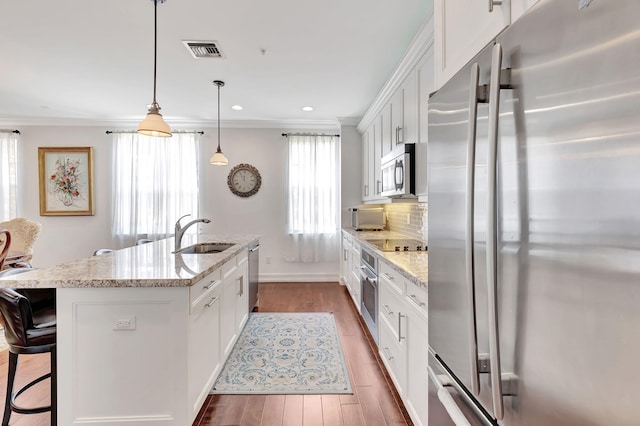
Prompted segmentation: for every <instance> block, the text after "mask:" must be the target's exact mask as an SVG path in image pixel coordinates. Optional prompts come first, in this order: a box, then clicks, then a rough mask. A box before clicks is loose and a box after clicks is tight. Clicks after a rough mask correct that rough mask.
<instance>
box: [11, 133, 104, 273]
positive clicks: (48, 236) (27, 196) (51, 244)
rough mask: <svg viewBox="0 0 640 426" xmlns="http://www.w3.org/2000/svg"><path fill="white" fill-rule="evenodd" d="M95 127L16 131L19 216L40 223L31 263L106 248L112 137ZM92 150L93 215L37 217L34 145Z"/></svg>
mask: <svg viewBox="0 0 640 426" xmlns="http://www.w3.org/2000/svg"><path fill="white" fill-rule="evenodd" d="M105 130H106V129H103V128H96V127H21V128H20V133H21V135H20V142H19V148H18V161H19V167H18V193H19V197H18V215H19V216H22V217H26V218H29V219H32V220H36V221H38V222H40V223H42V232H41V233H40V236H39V237H38V240H37V241H36V243H35V246H34V254H33V261H32V264H33V266H35V267H44V266H51V265H55V264H58V263H61V262H68V261H71V260H76V259H82V258H85V257H87V256H91V254H92V253H93V252H94V251H95V250H96V249H97V248H101V247H111V245H112V244H111V169H112V165H111V136H108V135H106V134H105ZM48 146H58V147H63V146H92V147H93V167H94V169H93V174H94V176H93V177H94V187H93V194H94V203H95V215H94V216H40V204H39V186H38V147H48Z"/></svg>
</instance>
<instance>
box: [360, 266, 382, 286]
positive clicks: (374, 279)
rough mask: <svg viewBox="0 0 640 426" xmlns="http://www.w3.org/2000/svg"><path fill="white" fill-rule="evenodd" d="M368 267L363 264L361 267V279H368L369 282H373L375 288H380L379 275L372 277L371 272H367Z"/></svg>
mask: <svg viewBox="0 0 640 426" xmlns="http://www.w3.org/2000/svg"><path fill="white" fill-rule="evenodd" d="M367 269H368V268H367V267H366V266H361V267H360V279H361V280H366V281H367V282H368V283H370V284H371V286H372V287H373V288H376V289H377V288H378V278H377V277H370V276H369V274H367V273H366V270H367Z"/></svg>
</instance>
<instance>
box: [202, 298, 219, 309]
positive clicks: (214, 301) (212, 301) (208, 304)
mask: <svg viewBox="0 0 640 426" xmlns="http://www.w3.org/2000/svg"><path fill="white" fill-rule="evenodd" d="M219 297H220V296H214V297H212V298H211V300H209V303H207V304H205V305H204V307H205V308H210V307H212V306H213V304H214V303H216V302H217V301H218V298H219Z"/></svg>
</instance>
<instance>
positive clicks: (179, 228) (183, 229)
mask: <svg viewBox="0 0 640 426" xmlns="http://www.w3.org/2000/svg"><path fill="white" fill-rule="evenodd" d="M187 216H191V215H190V214H185V215H184V216H182V217H181V218H180V219H178V221H177V222H176V236H175V240H176V249H175V251H174V253H177V252H178V250H180V244H181V242H182V237H183V236H184V233H185V232H186V231H187V229H188V228H189V227H190V226H191V225H193V224H194V223H198V222H203V223H209V222H211V221H210V220H209V219H194V220H192V221H191V222H189V223H187V224H186V225H185V226H180V221H181V220H182V219H183V218H185V217H187Z"/></svg>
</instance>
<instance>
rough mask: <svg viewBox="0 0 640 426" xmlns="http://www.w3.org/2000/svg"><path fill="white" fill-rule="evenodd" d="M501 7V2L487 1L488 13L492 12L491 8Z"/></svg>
mask: <svg viewBox="0 0 640 426" xmlns="http://www.w3.org/2000/svg"><path fill="white" fill-rule="evenodd" d="M500 5H502V0H489V13H491V12H493V6H500Z"/></svg>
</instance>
